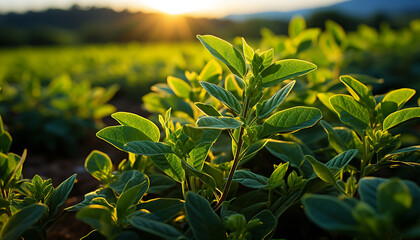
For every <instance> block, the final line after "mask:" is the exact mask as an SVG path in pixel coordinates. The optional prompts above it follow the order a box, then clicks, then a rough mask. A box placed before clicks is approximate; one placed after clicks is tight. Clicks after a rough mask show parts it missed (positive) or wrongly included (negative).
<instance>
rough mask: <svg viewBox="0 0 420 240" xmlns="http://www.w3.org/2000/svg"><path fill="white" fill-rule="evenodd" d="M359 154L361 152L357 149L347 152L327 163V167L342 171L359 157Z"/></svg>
mask: <svg viewBox="0 0 420 240" xmlns="http://www.w3.org/2000/svg"><path fill="white" fill-rule="evenodd" d="M358 152H359V151H358V150H357V149H350V150H347V151H345V152H342V153H340V154H339V155H337V156H335V157H334V158H333V159H331V160H330V161H328V162H327V163H325V166H327V167H330V168H337V169H341V168H343V167H345V166H346V165H347V164H348V163H349V162H350V161H351V160H352V159H353V158H354V157H355V156H356V155H357V153H358Z"/></svg>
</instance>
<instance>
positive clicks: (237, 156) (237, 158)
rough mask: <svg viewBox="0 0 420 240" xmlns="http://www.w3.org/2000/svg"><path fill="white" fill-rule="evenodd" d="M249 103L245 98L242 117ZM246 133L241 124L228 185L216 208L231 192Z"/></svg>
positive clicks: (244, 115)
mask: <svg viewBox="0 0 420 240" xmlns="http://www.w3.org/2000/svg"><path fill="white" fill-rule="evenodd" d="M248 105H249V99H248V98H245V107H244V112H243V115H242V117H243V118H246V114H247V112H248ZM243 135H244V127H243V126H241V129H240V130H239V137H238V144H237V145H238V147H237V148H236V152H235V157H234V158H233V165H232V168H231V169H230V171H229V176H228V179H227V181H226V185H225V187H224V188H223V192H222V195H221V196H220V199H219V201H218V202H217V204H216V205H215V206H214V208H213V209H214V210H217V209H219V208H220V207H221V206H222V203H223V201H224V200H225V198H226V196H227V194H228V193H229V189H230V185H231V184H232V178H233V174H234V173H235V171H236V168H238V165H239V162H240V160H241V159H242V157H241V151H242V147H243V145H244V142H243V140H242V136H243Z"/></svg>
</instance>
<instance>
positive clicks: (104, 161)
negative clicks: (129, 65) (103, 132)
mask: <svg viewBox="0 0 420 240" xmlns="http://www.w3.org/2000/svg"><path fill="white" fill-rule="evenodd" d="M85 169H86V171H87V172H88V173H90V175H92V176H93V177H94V178H96V179H98V180H99V181H103V182H105V183H106V182H107V181H108V180H109V178H110V177H111V176H112V162H111V159H110V158H109V157H108V155H106V154H105V153H103V152H101V151H97V150H94V151H92V152H91V153H90V154H89V156H87V158H86V161H85Z"/></svg>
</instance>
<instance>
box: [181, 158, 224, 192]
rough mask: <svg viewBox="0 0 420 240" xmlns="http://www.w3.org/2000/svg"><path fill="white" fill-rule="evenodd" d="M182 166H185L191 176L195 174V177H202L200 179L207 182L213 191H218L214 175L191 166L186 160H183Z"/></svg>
mask: <svg viewBox="0 0 420 240" xmlns="http://www.w3.org/2000/svg"><path fill="white" fill-rule="evenodd" d="M182 167H183V168H184V170H185V171H186V172H187V174H188V175H189V176H194V177H196V178H198V179H200V181H202V182H203V183H205V184H207V185H208V186H209V187H210V188H211V189H212V190H213V192H215V193H217V192H218V191H217V184H216V181H215V180H214V178H213V177H212V176H210V175H209V174H207V173H205V172H202V171H199V170H197V169H195V168H193V167H191V166H190V165H188V164H187V163H186V162H185V161H182Z"/></svg>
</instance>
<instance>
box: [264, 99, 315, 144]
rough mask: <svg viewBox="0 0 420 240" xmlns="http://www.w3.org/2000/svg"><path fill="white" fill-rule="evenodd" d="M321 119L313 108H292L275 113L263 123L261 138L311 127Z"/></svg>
mask: <svg viewBox="0 0 420 240" xmlns="http://www.w3.org/2000/svg"><path fill="white" fill-rule="evenodd" d="M321 118H322V113H321V111H319V109H317V108H313V107H300V106H298V107H292V108H288V109H285V110H282V111H280V112H277V113H275V114H274V115H272V116H271V117H269V118H268V119H267V120H266V121H265V122H264V123H263V131H262V133H261V136H262V137H265V136H269V135H271V134H276V133H291V132H296V131H299V130H301V129H304V128H308V127H312V126H313V125H315V124H316V123H317V122H318V121H319V120H320V119H321Z"/></svg>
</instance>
